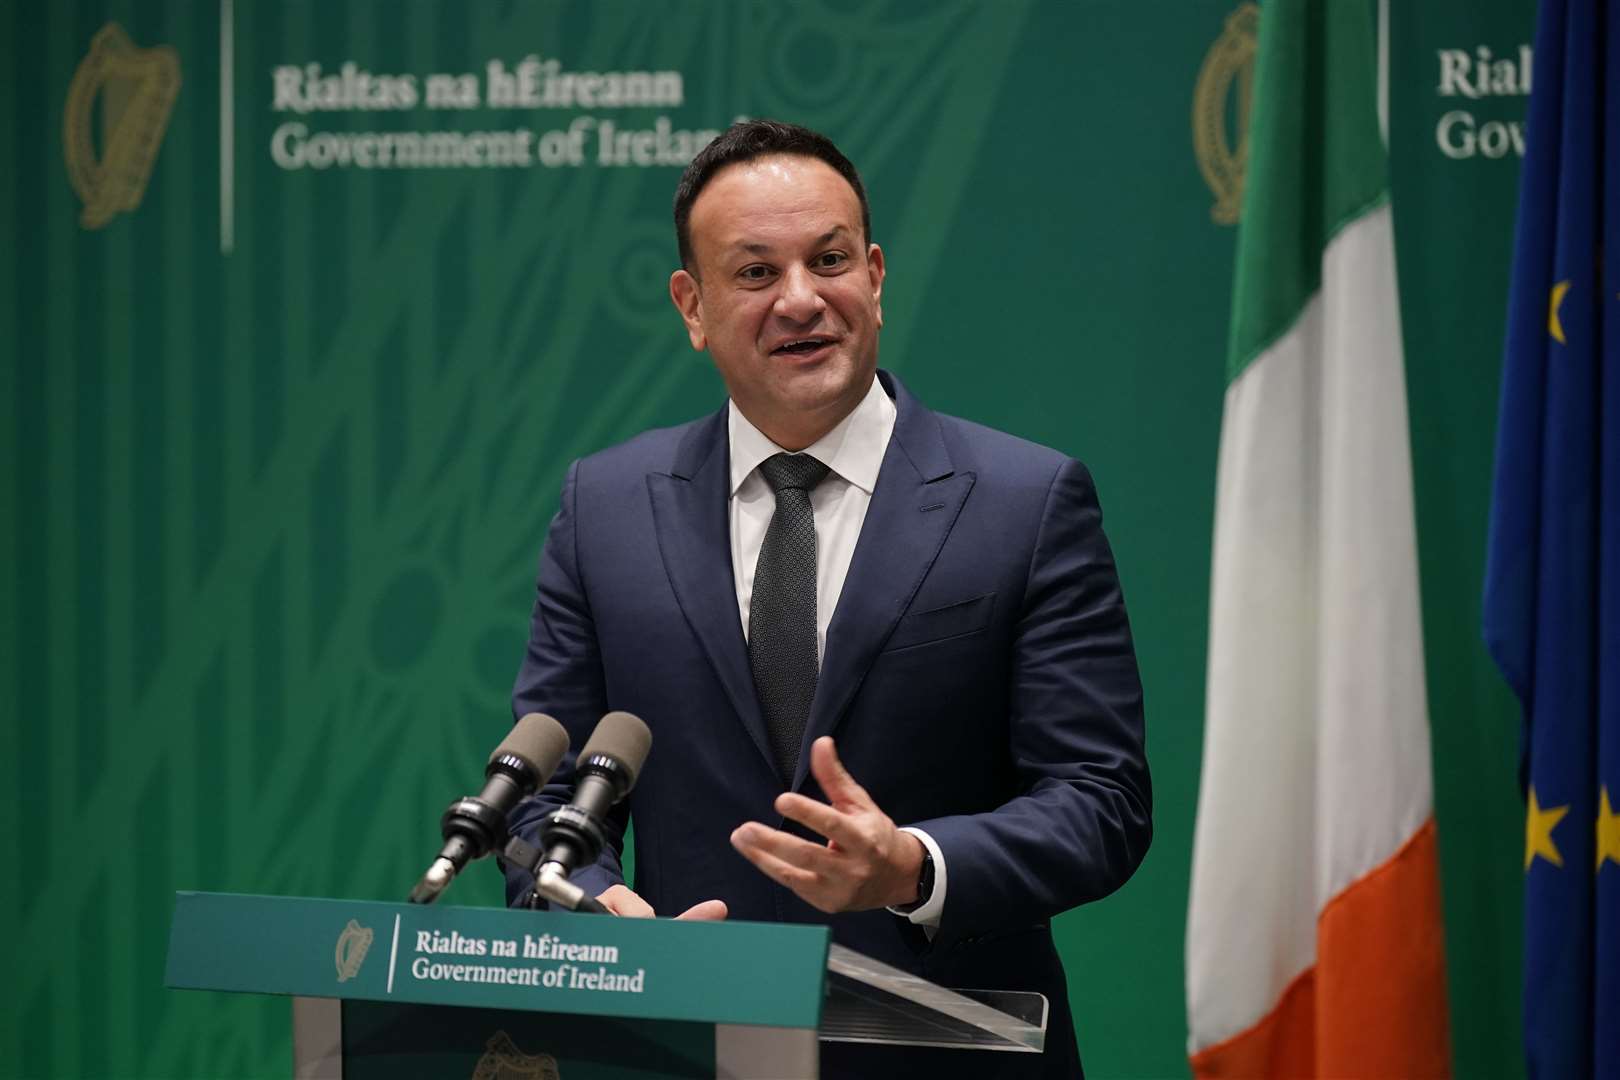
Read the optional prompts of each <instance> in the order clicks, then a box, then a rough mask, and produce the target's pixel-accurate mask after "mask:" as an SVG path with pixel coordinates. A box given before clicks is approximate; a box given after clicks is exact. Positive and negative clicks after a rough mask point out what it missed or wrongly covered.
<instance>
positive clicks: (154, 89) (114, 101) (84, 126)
mask: <svg viewBox="0 0 1620 1080" xmlns="http://www.w3.org/2000/svg"><path fill="white" fill-rule="evenodd" d="M179 92H180V56H179V54H178V53H176V52H175V51H174V49H172V48H170V47H169V46H167V45H159V46H157V47H156V48H153V49H139V48H136V47H135V43H134V42H132V41H131V40H130V39H129V35H128V34H126V33H124V30H123V28H122V27H120V26H119V25H118V24H117V23H115V22H110V23H108V24H107V25H106V26H103V27H102V28H101V29H100V30H98V31H96V36H95V37H94V38H92V39H91V41H90V52H89V53H88V54H86V56H85V58H84V59H83V60H81V61H80V62H79V69H78V70H77V71H75V72H74V73H73V82H72V84H71V85H70V86H69V87H68V96H67V107H66V108H65V109H64V110H63V111H62V152H63V155H64V156H65V157H66V159H67V171H68V180H69V182H70V183H72V185H73V190H74V191H75V192H77V193H78V196H79V200H80V201H81V202H83V203H84V211H83V212H82V213H81V214H80V215H79V224H80V225H82V226H83V227H84V228H86V229H99V228H101V227H102V226H104V225H106V224H107V223H108V222H109V221H111V220H112V219H113V218H114V217H116V216H117V215H118V214H120V213H125V212H128V211H130V210H133V209H135V208H136V207H137V206H139V205H140V204H141V196H142V195H144V194H145V193H146V181H147V179H148V178H149V177H150V176H151V175H152V164H153V162H154V161H156V160H157V153H158V147H159V146H161V145H162V143H163V133H164V131H165V130H166V129H167V128H168V126H169V113H170V112H171V111H173V109H174V99H175V95H177V94H178V93H179ZM98 96H99V97H100V100H101V124H100V131H99V134H100V136H101V138H100V149H101V155H100V157H97V156H96V147H97V140H96V139H95V137H94V136H95V134H96V132H95V131H94V130H93V129H94V127H95V123H94V115H93V114H94V113H95V106H96V99H97V97H98Z"/></svg>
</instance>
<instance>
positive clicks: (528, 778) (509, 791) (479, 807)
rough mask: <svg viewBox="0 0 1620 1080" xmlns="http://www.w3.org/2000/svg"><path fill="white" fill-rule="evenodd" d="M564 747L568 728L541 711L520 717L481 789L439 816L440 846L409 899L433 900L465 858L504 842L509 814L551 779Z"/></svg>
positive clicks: (417, 901) (480, 855)
mask: <svg viewBox="0 0 1620 1080" xmlns="http://www.w3.org/2000/svg"><path fill="white" fill-rule="evenodd" d="M567 752H568V732H567V731H565V730H563V726H562V725H561V724H559V723H557V721H555V720H553V719H552V718H551V717H549V716H547V715H545V714H544V713H530V714H529V715H527V716H525V717H524V718H523V719H521V720H519V721H518V722H517V724H516V726H514V727H513V728H512V730H511V732H509V733H508V734H507V736H506V738H505V739H502V740H501V744H500V745H499V746H497V747H496V748H495V752H494V753H492V754H490V756H489V765H488V766H486V767H485V769H484V776H485V778H486V779H485V781H484V790H483V791H481V792H479V793H478V794H477V795H475V796H469V797H468V798H465V799H457V800H456V801H455V802H453V803H451V804H450V807H449V809H447V810H445V812H444V817H443V818H441V819H440V821H439V831H440V832H441V834H442V835H443V836H444V847H443V848H442V849H441V850H440V851H439V855H438V858H436V859H434V860H433V863H432V864H431V865H430V866H429V867H428V868H427V872H426V873H424V874H423V875H422V880H421V881H418V882H417V883H416V888H414V889H412V890H411V895H410V898H409V901H410V903H413V904H431V903H433V901H435V900H437V899H438V898H439V894H440V893H442V892H444V890H445V889H447V888H449V886H450V880H451V879H452V878H454V877H455V876H456V875H457V874H458V873H460V872H461V871H462V869H463V868H464V867H466V865H467V864H468V863H469V862H471V861H472V860H473V859H481V858H483V857H484V856H485V855H488V854H489V853H490V852H491V851H493V850H495V849H496V848H498V847H500V846H501V845H502V844H504V843H505V842H506V817H507V815H508V814H510V813H511V812H512V810H513V809H514V808H515V807H516V806H517V804H518V803H519V802H521V801H522V800H523V799H524V797H525V796H528V795H532V794H533V793H534V792H535V790H536V789H538V788H539V787H540V786H541V785H543V784H544V783H545V782H546V781H547V780H550V779H551V774H552V773H554V772H556V771H557V763H558V762H560V761H562V756H563V755H564V754H565V753H567Z"/></svg>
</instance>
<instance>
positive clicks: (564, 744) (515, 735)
mask: <svg viewBox="0 0 1620 1080" xmlns="http://www.w3.org/2000/svg"><path fill="white" fill-rule="evenodd" d="M566 753H568V732H567V731H566V730H564V728H563V726H562V725H561V724H559V723H557V721H555V720H553V719H552V718H551V717H549V716H547V715H546V714H545V713H537V712H532V713H530V714H529V715H527V716H525V717H524V718H523V719H521V720H519V721H518V722H517V724H516V725H515V726H514V727H513V728H512V730H511V731H510V732H509V733H508V734H507V736H506V738H504V739H502V740H501V745H499V746H497V747H496V748H495V752H494V753H493V754H491V755H489V760H491V761H494V760H495V759H496V758H498V757H500V756H501V755H502V754H512V755H514V756H516V757H520V758H522V759H523V760H524V761H525V762H527V763H528V765H529V767H530V768H531V769H533V770H534V774H535V776H537V777H539V781H540V783H541V784H544V783H545V782H546V781H547V780H550V779H551V774H552V773H554V772H556V771H557V765H558V763H559V762H561V761H562V758H563V755H564V754H566Z"/></svg>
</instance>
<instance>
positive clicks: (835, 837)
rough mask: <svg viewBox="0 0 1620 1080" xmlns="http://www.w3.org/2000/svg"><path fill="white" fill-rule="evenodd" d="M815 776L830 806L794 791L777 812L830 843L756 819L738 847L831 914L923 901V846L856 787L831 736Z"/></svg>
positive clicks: (735, 841)
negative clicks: (919, 894) (920, 891)
mask: <svg viewBox="0 0 1620 1080" xmlns="http://www.w3.org/2000/svg"><path fill="white" fill-rule="evenodd" d="M810 772H811V773H812V774H814V776H815V778H816V781H817V782H818V783H820V784H821V790H822V791H824V792H826V794H827V799H828V803H819V802H816V800H814V799H811V798H807V797H805V796H803V795H799V794H797V793H795V792H791V791H788V792H783V793H782V794H781V795H778V796H777V797H776V812H777V813H779V814H781V815H782V816H783V817H785V818H789V819H791V820H793V821H797V822H798V823H799V824H801V825H803V826H805V827H806V828H810V829H814V830H815V831H816V832H818V833H820V834H821V835H822V836H825V837H826V838H827V843H826V844H816V843H812V842H811V841H809V840H805V839H803V838H802V837H798V836H794V835H793V834H792V833H787V832H783V831H782V830H780V829H772V828H770V827H768V826H766V825H762V824H760V823H759V822H757V821H750V822H746V823H745V824H742V825H739V826H738V827H737V828H736V830H734V831H733V832H732V834H731V846H732V847H734V848H736V849H737V850H738V851H739V852H741V853H742V855H743V857H744V858H746V859H747V860H748V861H749V862H751V863H753V864H754V865H755V866H756V867H758V868H759V870H760V871H761V872H762V873H764V874H765V876H766V877H769V878H770V879H771V880H772V881H775V882H777V883H778V884H781V885H785V886H787V887H788V888H790V889H792V890H793V891H794V893H795V894H797V895H798V897H799V898H800V899H801V900H803V901H804V902H805V903H807V904H810V905H811V906H813V907H815V908H816V909H818V910H820V911H825V912H828V913H829V914H831V913H834V912H839V911H866V910H868V909H870V908H880V907H895V906H897V905H900V904H909V903H912V902H913V901H915V900H916V899H917V878H918V875H919V874H920V873H921V871H922V860H923V845H922V841H921V840H918V839H917V838H916V837H915V836H913V835H912V834H910V833H908V832H901V831H900V829H898V828H897V827H896V826H895V824H894V822H893V821H891V820H890V819H889V816H888V815H887V814H885V813H884V812H883V811H882V810H881V809H879V808H878V805H877V804H876V803H875V802H873V801H872V797H871V796H870V795H868V794H867V793H866V789H865V788H863V787H861V785H860V784H858V783H856V782H855V778H854V777H853V776H851V775H850V774H849V770H847V769H845V768H844V764H843V762H841V761H839V760H838V750H837V748H836V747H835V746H834V745H833V740H832V737H831V736H827V735H823V736H822V737H821V738H819V739H817V740H816V741H815V742H814V743H812V744H811V746H810ZM829 803H830V805H829Z"/></svg>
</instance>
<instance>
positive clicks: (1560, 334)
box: [1547, 281, 1570, 345]
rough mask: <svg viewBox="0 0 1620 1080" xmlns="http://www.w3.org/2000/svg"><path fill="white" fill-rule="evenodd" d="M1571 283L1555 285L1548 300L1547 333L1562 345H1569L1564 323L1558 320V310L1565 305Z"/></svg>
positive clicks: (1562, 282) (1565, 282)
mask: <svg viewBox="0 0 1620 1080" xmlns="http://www.w3.org/2000/svg"><path fill="white" fill-rule="evenodd" d="M1569 286H1570V282H1568V281H1560V282H1557V283H1555V284H1554V285H1553V287H1552V295H1551V296H1549V297H1548V298H1547V332H1548V333H1549V334H1551V335H1552V336H1553V340H1554V341H1556V342H1558V344H1560V345H1565V344H1568V342H1566V341H1565V340H1564V323H1563V321H1562V320H1561V319H1559V318H1558V309H1559V308H1560V307H1562V306H1563V304H1564V294H1565V293H1567V292H1569Z"/></svg>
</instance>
